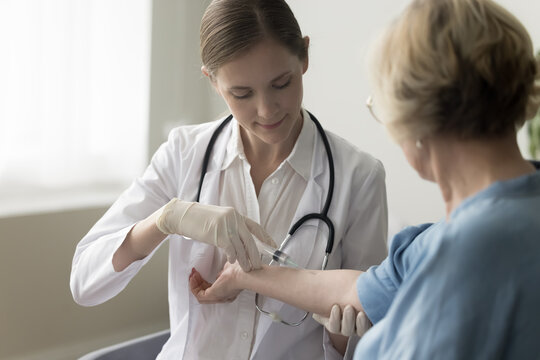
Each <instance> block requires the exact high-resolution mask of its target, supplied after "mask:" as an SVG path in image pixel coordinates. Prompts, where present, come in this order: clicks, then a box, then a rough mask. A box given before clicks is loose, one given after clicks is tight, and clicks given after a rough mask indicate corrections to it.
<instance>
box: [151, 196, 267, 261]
mask: <svg viewBox="0 0 540 360" xmlns="http://www.w3.org/2000/svg"><path fill="white" fill-rule="evenodd" d="M157 214H158V217H157V219H156V225H157V227H158V229H159V230H160V231H161V232H163V233H164V234H178V235H182V236H186V237H188V238H191V239H194V240H198V241H202V242H204V243H207V244H210V245H214V246H217V247H219V248H221V249H223V250H224V251H225V254H226V255H227V260H228V261H229V262H230V263H234V262H235V261H236V260H238V263H239V264H240V266H241V267H242V269H243V270H244V271H250V270H252V269H259V268H260V267H261V256H260V254H259V251H258V249H257V246H256V244H255V241H254V239H253V236H252V235H251V234H253V235H255V236H256V237H257V239H259V240H260V241H261V242H264V243H266V244H268V245H270V246H273V247H276V244H275V242H274V240H272V238H271V237H270V235H268V234H267V233H266V231H264V229H263V228H262V227H261V226H260V225H259V224H257V223H256V222H255V221H253V220H251V219H248V218H247V217H244V216H242V215H240V214H239V213H238V212H237V211H236V210H234V209H233V208H231V207H223V206H215V205H204V204H199V203H196V202H188V201H182V200H179V199H176V198H175V199H172V200H171V201H169V203H168V204H167V205H165V206H164V207H163V208H161V211H158V213H157Z"/></svg>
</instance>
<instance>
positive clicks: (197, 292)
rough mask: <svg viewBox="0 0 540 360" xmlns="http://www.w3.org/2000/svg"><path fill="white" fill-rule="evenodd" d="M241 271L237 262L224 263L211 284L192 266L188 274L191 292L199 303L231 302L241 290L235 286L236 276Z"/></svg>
mask: <svg viewBox="0 0 540 360" xmlns="http://www.w3.org/2000/svg"><path fill="white" fill-rule="evenodd" d="M239 271H242V270H241V268H240V266H239V265H238V263H234V264H228V263H227V264H225V267H224V268H223V270H222V271H221V272H220V273H219V274H218V277H217V279H216V281H215V282H214V283H213V284H212V283H209V282H208V281H206V280H205V279H203V277H202V276H201V274H200V273H199V272H198V271H197V270H196V269H195V268H193V269H192V270H191V274H190V275H189V287H190V289H191V293H192V294H193V295H194V296H195V297H196V298H197V300H198V301H199V303H201V304H216V303H224V302H231V301H234V299H236V297H237V296H238V294H239V293H240V292H241V291H242V289H239V288H238V287H237V286H236V282H235V279H236V276H237V274H238V272H239Z"/></svg>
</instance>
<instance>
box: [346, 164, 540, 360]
mask: <svg viewBox="0 0 540 360" xmlns="http://www.w3.org/2000/svg"><path fill="white" fill-rule="evenodd" d="M357 289H358V296H359V299H360V302H361V303H362V306H363V307H364V310H365V312H366V315H367V316H368V317H369V318H370V320H372V322H373V323H374V324H375V325H374V326H373V328H372V329H371V330H370V331H368V332H367V333H366V335H365V336H364V337H363V338H362V339H361V341H360V342H359V344H358V346H357V348H356V352H355V359H370V360H371V359H540V171H537V172H536V173H534V174H531V175H525V176H521V177H519V178H515V179H512V180H508V181H501V182H496V183H494V184H492V185H491V186H490V187H488V188H487V189H485V190H483V191H481V192H479V193H477V194H476V195H474V196H472V197H470V198H468V199H466V200H465V201H463V203H462V204H460V206H459V207H458V208H457V209H455V210H454V211H453V212H452V214H451V216H450V220H449V221H441V222H439V223H436V224H433V225H422V226H418V227H409V228H406V229H405V230H403V231H402V232H401V233H399V234H398V235H396V237H395V238H394V239H393V241H392V244H391V247H390V252H389V256H388V257H387V258H386V260H385V261H384V262H383V263H381V265H379V266H375V267H372V268H370V269H369V270H368V272H367V273H365V274H363V275H361V276H360V277H359V278H358V281H357Z"/></svg>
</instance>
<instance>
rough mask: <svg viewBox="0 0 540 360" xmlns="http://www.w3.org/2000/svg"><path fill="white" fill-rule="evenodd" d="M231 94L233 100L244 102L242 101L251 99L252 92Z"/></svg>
mask: <svg viewBox="0 0 540 360" xmlns="http://www.w3.org/2000/svg"><path fill="white" fill-rule="evenodd" d="M230 94H231V95H232V97H233V98H235V99H238V100H242V99H247V98H249V97H251V94H252V92H251V91H243V92H231V93H230Z"/></svg>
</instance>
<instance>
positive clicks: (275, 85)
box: [273, 78, 292, 90]
mask: <svg viewBox="0 0 540 360" xmlns="http://www.w3.org/2000/svg"><path fill="white" fill-rule="evenodd" d="M291 79H292V78H288V79H287V81H285V82H284V83H280V84H274V85H273V87H274V88H275V89H278V90H281V89H285V88H286V87H287V86H289V85H290V84H291Z"/></svg>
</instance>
